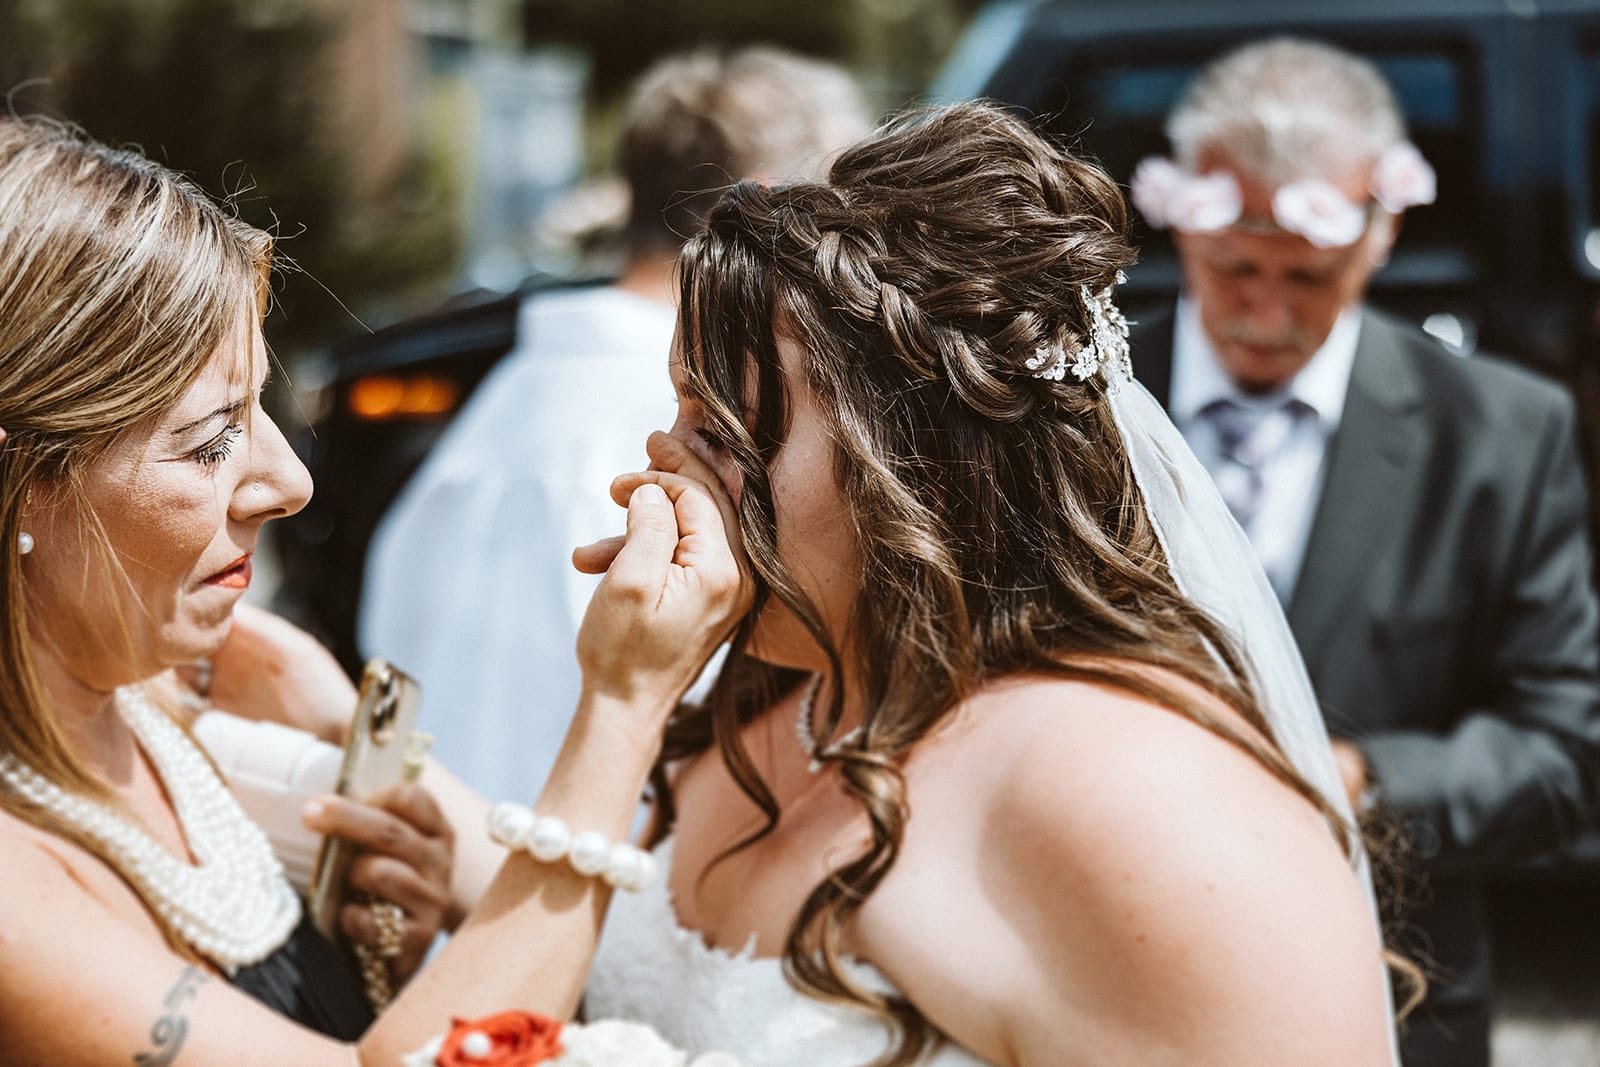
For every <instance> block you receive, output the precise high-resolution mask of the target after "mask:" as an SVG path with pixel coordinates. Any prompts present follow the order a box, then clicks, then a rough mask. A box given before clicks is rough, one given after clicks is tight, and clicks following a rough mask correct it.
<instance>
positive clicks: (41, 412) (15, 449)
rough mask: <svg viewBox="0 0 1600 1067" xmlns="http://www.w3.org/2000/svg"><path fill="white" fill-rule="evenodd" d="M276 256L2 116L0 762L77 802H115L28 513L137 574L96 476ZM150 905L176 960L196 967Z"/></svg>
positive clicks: (107, 163) (146, 164)
mask: <svg viewBox="0 0 1600 1067" xmlns="http://www.w3.org/2000/svg"><path fill="white" fill-rule="evenodd" d="M271 254H272V239H271V237H270V236H269V235H268V234H266V233H264V232H263V231H261V230H258V229H255V228H254V227H251V226H248V225H246V224H245V223H243V222H240V221H239V220H238V219H236V218H234V217H233V216H232V215H231V214H230V213H229V212H228V211H226V210H225V209H224V208H223V207H221V206H220V205H218V204H217V203H215V202H214V201H212V200H211V198H210V197H208V196H207V195H206V194H205V193H204V192H203V191H202V190H200V189H199V187H197V186H196V185H194V184H193V183H192V182H190V181H189V180H188V179H186V178H184V177H183V176H181V175H178V174H175V173H173V172H172V171H170V170H168V169H167V168H165V167H163V166H161V165H159V164H157V163H154V162H151V161H150V160H148V159H146V158H145V157H143V156H141V155H139V154H138V153H136V152H132V151H125V150H121V149H114V148H108V147H106V146H105V145H101V144H97V143H95V142H94V141H92V140H90V139H89V138H88V137H86V136H84V135H83V134H82V133H81V132H80V131H78V130H76V129H74V128H72V127H70V126H67V125H65V124H63V123H58V122H53V121H49V120H45V119H11V118H0V427H4V429H5V431H6V438H5V440H4V442H0V588H3V595H0V752H3V753H6V754H8V755H10V756H12V757H14V758H16V759H17V760H19V761H21V762H22V763H24V764H26V765H27V766H29V767H31V768H32V769H33V770H34V771H36V772H38V773H39V774H41V775H43V776H44V777H45V778H47V779H49V780H50V781H51V782H53V783H55V784H56V785H57V786H59V787H61V788H62V789H64V790H66V791H67V792H69V793H74V794H77V795H80V796H85V797H89V798H92V799H95V800H100V801H105V802H115V798H114V797H113V795H112V794H111V791H110V790H109V789H108V788H107V787H106V786H105V784H104V783H103V782H101V781H100V779H99V778H97V777H96V776H95V775H94V773H93V772H92V771H91V770H89V769H88V768H87V767H85V766H84V764H83V762H82V761H81V760H79V759H78V758H77V756H76V755H74V753H73V751H72V747H71V745H70V744H69V743H68V741H67V738H66V736H65V735H64V733H63V732H62V730H61V727H60V724H59V723H58V722H57V720H56V716H55V713H54V712H53V711H52V710H51V707H50V702H49V698H48V695H47V694H46V692H45V689H44V685H43V683H42V682H41V681H40V678H39V671H38V667H37V665H36V662H35V656H34V643H35V641H36V640H38V635H37V634H36V633H35V632H34V628H33V627H32V626H31V625H30V620H31V618H32V617H33V616H34V615H35V614H37V613H42V612H47V611H49V610H50V608H49V605H48V604H42V603H40V602H39V597H38V596H37V595H36V591H35V590H34V589H32V588H31V587H30V583H29V580H28V571H27V568H26V567H25V566H24V564H23V562H22V556H21V552H20V550H19V548H18V544H17V540H18V534H19V533H21V532H22V515H23V513H24V511H25V510H26V509H27V508H28V507H29V505H30V501H32V503H33V505H34V506H50V507H56V506H60V507H66V508H73V509H75V511H74V512H73V513H72V514H73V517H74V519H75V520H77V521H81V523H82V524H83V526H84V528H85V529H87V530H89V531H90V532H91V534H93V533H95V532H96V531H98V533H99V535H100V543H99V545H98V548H99V551H98V552H97V553H91V554H93V555H96V556H97V557H98V558H96V559H86V560H85V561H84V565H85V566H86V567H88V566H91V565H97V566H99V567H100V568H102V570H103V572H105V573H108V574H111V575H113V576H115V575H117V574H119V573H121V572H120V567H119V564H118V563H117V561H116V559H115V557H114V554H113V552H112V550H111V547H110V545H109V543H108V542H106V541H105V540H104V530H103V529H102V528H101V527H100V525H99V520H98V519H97V518H96V516H95V515H94V514H93V513H92V510H91V509H90V507H89V505H88V503H87V501H86V499H85V495H84V491H83V487H82V485H83V483H82V476H83V474H84V472H85V471H86V470H87V469H88V468H90V467H91V466H92V465H93V464H94V463H95V462H96V461H97V460H98V459H99V458H100V457H102V456H103V455H104V454H105V452H106V450H107V449H109V448H110V447H111V446H112V445H113V444H115V443H116V442H117V441H118V440H119V439H120V438H121V436H122V435H124V434H126V433H127V432H128V431H130V430H131V429H133V428H134V427H137V426H140V425H143V424H145V423H147V422H148V421H149V420H150V419H153V418H156V417H158V416H160V415H161V414H163V413H165V412H166V411H167V410H168V409H170V408H171V407H172V405H174V404H176V403H177V402H178V400H179V399H180V398H181V397H182V396H183V395H184V392H185V391H186V390H187V389H188V388H189V386H190V385H191V384H192V383H193V382H194V380H195V379H196V378H197V377H199V375H200V373H201V372H202V371H203V370H204V369H205V367H206V365H207V363H208V362H209V361H210V359H211V358H212V356H213V354H214V353H215V352H216V350H217V348H218V346H219V345H221V344H222V342H223V341H224V340H225V339H226V338H228V337H229V336H232V335H233V334H234V333H236V332H237V331H238V330H239V327H240V324H241V322H242V321H246V320H247V318H248V316H249V314H250V313H251V312H252V310H253V311H254V312H255V313H257V314H259V313H261V312H262V311H264V310H265V306H266V300H267V294H268V290H267V278H268V272H269V269H270V264H271ZM36 496H37V497H38V498H39V499H38V500H34V498H35V497H36ZM91 545H92V546H93V545H94V541H93V539H91ZM48 548H49V546H42V547H41V550H42V551H48ZM119 622H120V624H121V625H122V626H123V629H124V632H126V630H127V627H128V626H130V625H132V624H133V623H132V621H131V620H119ZM0 809H3V810H5V811H8V812H10V813H12V814H13V815H15V816H17V817H18V818H20V819H22V820H24V821H26V822H28V823H31V824H33V825H34V826H37V827H39V828H41V829H43V830H45V831H46V832H48V833H53V834H56V835H58V836H61V837H65V838H68V839H69V840H72V841H74V842H76V843H77V844H79V845H81V846H82V847H83V848H85V849H87V850H88V851H89V852H90V853H91V854H93V855H95V856H97V857H99V858H100V859H101V860H102V861H104V862H105V863H106V865H107V866H109V867H110V868H111V869H112V870H114V871H119V873H120V868H119V867H118V865H117V863H116V861H115V860H114V859H113V858H112V857H111V856H110V855H109V854H108V853H107V852H106V851H105V850H104V849H103V848H101V847H100V846H99V845H97V844H96V843H95V842H94V841H93V840H91V839H89V838H88V837H86V836H84V835H83V834H81V833H79V832H77V831H76V830H74V829H73V828H72V827H71V826H70V825H69V824H67V823H65V822H63V821H61V820H60V819H57V818H55V817H54V816H52V815H51V814H50V813H49V812H48V811H46V810H44V809H42V808H40V807H37V806H35V805H32V804H30V803H28V802H27V801H26V800H24V799H23V798H22V797H21V796H19V795H18V794H16V793H13V792H11V791H10V790H8V789H4V788H0ZM129 886H130V888H132V889H133V891H134V892H135V894H138V895H140V896H141V898H142V896H143V895H142V894H140V893H139V890H138V888H137V886H136V885H134V884H133V883H132V882H131V881H130V882H129ZM144 903H145V906H146V907H147V908H148V909H149V911H150V915H151V917H152V918H153V919H154V920H155V922H156V924H157V925H158V926H159V927H160V928H161V930H162V931H163V933H164V934H165V935H166V938H167V943H168V944H169V945H170V946H171V947H172V949H173V950H174V951H175V952H178V953H179V954H180V955H183V956H186V957H189V958H193V952H192V950H190V949H189V948H188V946H187V944H186V943H185V942H184V941H183V939H182V938H181V937H180V936H179V935H178V934H177V933H176V931H175V930H174V929H173V928H172V926H171V924H170V923H169V922H168V921H167V920H166V919H164V918H162V917H161V915H160V913H159V912H158V911H157V909H156V908H155V907H154V906H153V902H152V901H149V900H145V901H144Z"/></svg>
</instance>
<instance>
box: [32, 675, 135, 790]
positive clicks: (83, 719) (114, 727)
mask: <svg viewBox="0 0 1600 1067" xmlns="http://www.w3.org/2000/svg"><path fill="white" fill-rule="evenodd" d="M34 662H35V664H36V667H37V670H38V672H39V679H40V681H41V682H42V683H43V685H44V695H45V699H46V700H47V701H49V705H50V712H51V714H53V715H54V716H55V720H56V725H57V726H59V727H60V729H61V732H62V734H64V735H65V736H66V739H67V744H68V745H69V746H71V748H72V753H73V755H75V756H77V757H78V759H79V760H81V761H82V762H83V763H84V764H85V765H86V766H87V767H88V769H89V770H91V771H93V772H94V773H95V774H97V775H98V776H99V777H100V778H101V779H102V780H104V781H105V782H106V783H107V784H108V785H111V786H112V787H113V788H115V787H117V786H119V785H123V784H126V783H127V782H128V781H129V780H130V779H131V778H132V777H133V773H134V762H135V760H136V759H137V756H138V748H137V746H136V745H135V742H134V737H133V731H132V730H131V729H129V727H128V724H127V722H126V721H124V720H123V718H122V715H121V713H120V712H119V711H118V710H117V699H116V691H115V690H109V691H107V690H105V689H102V688H99V687H97V686H95V685H92V684H90V683H87V682H85V681H84V680H83V679H82V678H80V677H79V676H78V675H77V674H76V673H74V672H73V671H72V669H71V668H70V667H68V666H67V664H65V663H64V662H62V661H61V659H60V658H59V657H57V656H56V655H54V654H53V653H51V652H50V651H49V650H47V649H36V655H35V659H34Z"/></svg>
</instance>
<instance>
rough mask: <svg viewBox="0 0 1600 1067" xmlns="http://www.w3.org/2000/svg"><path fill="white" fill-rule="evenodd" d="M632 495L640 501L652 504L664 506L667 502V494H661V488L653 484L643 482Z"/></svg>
mask: <svg viewBox="0 0 1600 1067" xmlns="http://www.w3.org/2000/svg"><path fill="white" fill-rule="evenodd" d="M634 493H635V494H636V495H638V496H639V498H640V499H642V500H647V501H649V502H650V503H652V504H665V503H666V502H667V494H666V493H664V492H662V490H661V487H660V486H659V485H657V484H656V483H655V482H645V483H644V484H643V485H641V486H640V487H639V488H637V489H635V490H634Z"/></svg>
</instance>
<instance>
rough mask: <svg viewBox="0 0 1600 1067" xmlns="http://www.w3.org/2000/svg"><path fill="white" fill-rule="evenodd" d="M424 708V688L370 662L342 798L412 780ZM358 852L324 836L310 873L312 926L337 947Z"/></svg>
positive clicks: (341, 782)
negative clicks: (342, 907)
mask: <svg viewBox="0 0 1600 1067" xmlns="http://www.w3.org/2000/svg"><path fill="white" fill-rule="evenodd" d="M421 705H422V687H421V686H419V685H418V684H417V682H416V680H415V679H414V678H412V677H411V676H410V675H408V674H406V673H405V672H404V671H402V670H400V669H399V668H398V667H396V666H395V665H394V664H392V663H390V662H389V661H388V660H383V659H374V660H371V661H370V662H368V663H367V666H366V669H365V670H364V671H362V673H361V690H360V695H359V696H358V697H357V699H356V714H355V718H354V719H353V720H352V721H351V723H350V740H349V741H348V742H346V744H345V747H344V761H343V763H342V764H341V765H340V768H339V779H338V784H337V785H336V786H335V791H336V792H337V793H338V794H339V795H340V796H344V797H350V798H351V799H353V800H365V799H367V798H368V797H370V796H372V795H373V794H375V793H377V792H379V791H380V790H383V789H387V788H388V787H389V786H391V785H394V784H395V783H397V782H400V781H403V780H405V779H406V778H407V777H408V765H409V766H410V767H415V766H417V765H418V764H419V762H420V757H419V756H417V754H416V742H415V741H414V739H413V735H415V734H416V730H415V727H416V722H417V711H418V709H419V708H420V707H421ZM408 755H409V757H410V758H409V760H408ZM357 850H358V846H356V845H353V844H351V843H350V842H348V841H345V840H343V839H341V838H337V837H325V838H323V839H322V847H321V849H320V850H319V851H318V852H317V863H316V866H315V867H314V868H313V869H312V872H311V890H310V893H309V894H308V895H309V897H310V907H311V918H312V921H313V922H315V923H316V924H317V929H319V930H321V931H322V933H323V935H324V936H326V937H328V938H329V939H330V940H333V941H336V942H337V941H339V940H340V937H339V907H340V905H341V904H343V903H344V899H345V895H346V893H347V888H346V886H345V874H346V872H347V871H348V870H349V867H350V861H351V860H352V859H354V858H355V854H356V852H357Z"/></svg>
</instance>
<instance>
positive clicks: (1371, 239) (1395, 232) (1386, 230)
mask: <svg viewBox="0 0 1600 1067" xmlns="http://www.w3.org/2000/svg"><path fill="white" fill-rule="evenodd" d="M1404 217H1405V216H1404V215H1401V214H1392V213H1390V212H1388V211H1381V212H1379V213H1378V217H1377V218H1375V219H1373V220H1372V228H1371V229H1370V230H1368V231H1367V262H1368V263H1370V264H1372V269H1373V270H1381V269H1382V268H1383V266H1384V265H1385V264H1387V263H1388V262H1389V253H1390V252H1391V251H1392V250H1393V249H1394V243H1395V241H1396V240H1397V239H1398V238H1399V236H1400V222H1401V219H1403V218H1404Z"/></svg>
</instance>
